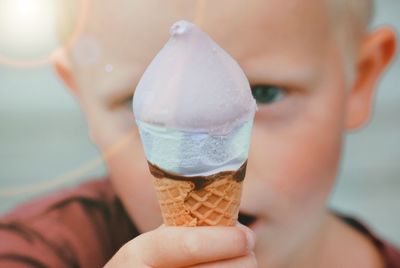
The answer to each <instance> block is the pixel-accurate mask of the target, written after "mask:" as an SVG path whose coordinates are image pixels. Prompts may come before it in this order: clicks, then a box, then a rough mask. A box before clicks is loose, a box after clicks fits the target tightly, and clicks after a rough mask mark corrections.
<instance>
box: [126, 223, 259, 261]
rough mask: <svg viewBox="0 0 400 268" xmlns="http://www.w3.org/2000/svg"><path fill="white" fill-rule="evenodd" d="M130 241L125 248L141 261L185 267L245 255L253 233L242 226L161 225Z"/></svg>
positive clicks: (252, 245)
mask: <svg viewBox="0 0 400 268" xmlns="http://www.w3.org/2000/svg"><path fill="white" fill-rule="evenodd" d="M135 240H136V241H135ZM133 241H135V242H134V243H128V244H127V245H126V247H127V248H126V250H127V251H129V252H131V253H132V254H134V255H135V256H140V258H141V261H142V263H144V264H145V265H148V266H150V267H157V268H164V267H185V266H190V265H195V264H200V263H205V262H213V261H219V260H223V259H230V258H238V257H241V256H246V255H247V254H249V252H251V250H252V249H253V247H254V234H253V233H252V231H251V230H250V229H248V228H246V229H245V228H243V227H215V226H214V227H196V228H191V227H163V228H158V229H156V230H154V231H152V232H149V233H146V234H143V235H141V236H139V237H138V238H136V239H134V240H132V241H131V242H133ZM138 245H140V246H138Z"/></svg>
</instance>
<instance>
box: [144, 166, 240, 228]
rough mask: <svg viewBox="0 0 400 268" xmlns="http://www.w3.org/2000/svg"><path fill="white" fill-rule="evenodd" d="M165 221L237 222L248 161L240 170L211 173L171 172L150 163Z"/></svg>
mask: <svg viewBox="0 0 400 268" xmlns="http://www.w3.org/2000/svg"><path fill="white" fill-rule="evenodd" d="M149 168H150V172H151V173H152V174H153V175H154V177H155V178H154V186H155V189H156V193H157V197H158V201H159V204H160V208H161V212H162V216H163V219H164V224H165V225H168V226H215V225H222V226H232V225H235V223H236V220H237V217H238V213H239V205H240V198H241V194H242V180H243V178H244V175H245V172H246V163H244V164H243V165H242V166H241V167H240V169H238V170H237V171H225V172H219V173H217V174H214V175H210V176H207V177H184V176H178V175H174V174H170V173H167V172H165V171H163V170H161V169H160V168H158V167H156V166H154V165H152V164H151V163H149Z"/></svg>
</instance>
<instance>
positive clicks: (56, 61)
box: [51, 48, 77, 94]
mask: <svg viewBox="0 0 400 268" xmlns="http://www.w3.org/2000/svg"><path fill="white" fill-rule="evenodd" d="M51 62H52V64H53V68H54V71H55V72H56V73H57V75H58V77H60V78H61V80H62V81H63V82H64V83H65V85H66V86H67V87H68V89H70V90H71V91H72V93H74V94H76V92H77V86H76V82H75V79H74V76H73V74H72V70H71V65H70V62H69V60H68V58H67V55H66V51H65V50H64V49H62V48H60V49H57V50H56V51H54V52H53V53H52V55H51Z"/></svg>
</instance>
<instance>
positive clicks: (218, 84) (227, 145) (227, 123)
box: [133, 21, 256, 225]
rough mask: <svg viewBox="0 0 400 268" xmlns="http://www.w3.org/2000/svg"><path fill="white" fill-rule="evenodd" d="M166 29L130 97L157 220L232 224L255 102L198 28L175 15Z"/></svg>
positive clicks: (238, 73) (235, 68)
mask: <svg viewBox="0 0 400 268" xmlns="http://www.w3.org/2000/svg"><path fill="white" fill-rule="evenodd" d="M170 34H171V36H170V38H169V40H168V42H167V43H166V44H165V46H164V47H163V48H162V49H161V51H160V52H159V53H158V54H157V56H156V57H155V58H154V59H153V61H152V62H151V63H150V65H149V66H148V68H147V69H146V71H145V72H144V74H143V76H142V78H141V79H140V81H139V83H138V85H137V87H136V90H135V94H134V99H133V110H134V115H135V120H136V122H137V125H138V128H139V132H140V136H141V140H142V143H143V147H144V151H145V154H146V158H147V160H148V162H149V167H150V171H151V173H152V174H153V175H154V177H155V185H156V190H157V195H158V197H159V200H160V205H161V208H162V212H163V216H164V221H165V223H166V224H167V225H221V224H222V225H232V224H234V221H235V220H236V218H237V212H238V204H239V201H240V193H241V185H242V183H241V182H242V180H243V179H244V174H245V170H246V163H247V156H248V149H249V142H250V134H251V128H252V124H253V118H254V114H255V111H256V102H255V100H254V99H253V97H252V94H251V90H250V86H249V82H248V80H247V78H246V76H245V74H244V72H243V71H242V69H241V68H240V66H239V64H238V63H237V62H236V61H235V60H234V59H233V58H232V57H231V56H230V55H229V54H228V53H226V52H225V51H224V50H223V49H222V48H221V47H220V46H218V45H217V44H216V43H215V42H214V41H213V40H212V39H211V38H210V37H209V36H208V35H207V34H206V33H204V32H203V31H202V30H201V29H199V28H198V27H196V26H195V25H194V24H192V23H190V22H187V21H179V22H176V23H175V24H174V25H173V26H172V27H171V30H170ZM217 192H218V194H217V195H216V193H217ZM224 200H225V201H224ZM222 204H223V206H224V208H221V207H220V206H219V205H222ZM205 207H207V208H208V209H204V208H205ZM200 208H201V209H200ZM199 211H202V212H201V213H200V212H199ZM216 211H219V212H218V213H217V214H216V215H217V216H216V215H214V214H213V213H216ZM212 215H213V216H212ZM210 216H212V217H211V218H212V219H213V220H210Z"/></svg>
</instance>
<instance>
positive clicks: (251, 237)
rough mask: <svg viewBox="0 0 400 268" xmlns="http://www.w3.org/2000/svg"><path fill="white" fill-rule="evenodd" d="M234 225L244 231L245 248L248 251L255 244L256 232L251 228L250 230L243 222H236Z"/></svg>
mask: <svg viewBox="0 0 400 268" xmlns="http://www.w3.org/2000/svg"><path fill="white" fill-rule="evenodd" d="M236 226H237V227H239V228H241V229H243V230H244V231H245V232H246V238H247V248H248V250H249V251H251V250H253V248H254V246H255V244H256V234H255V233H254V232H253V230H251V229H250V228H249V227H247V226H244V225H243V224H240V223H238V224H237V225H236Z"/></svg>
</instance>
